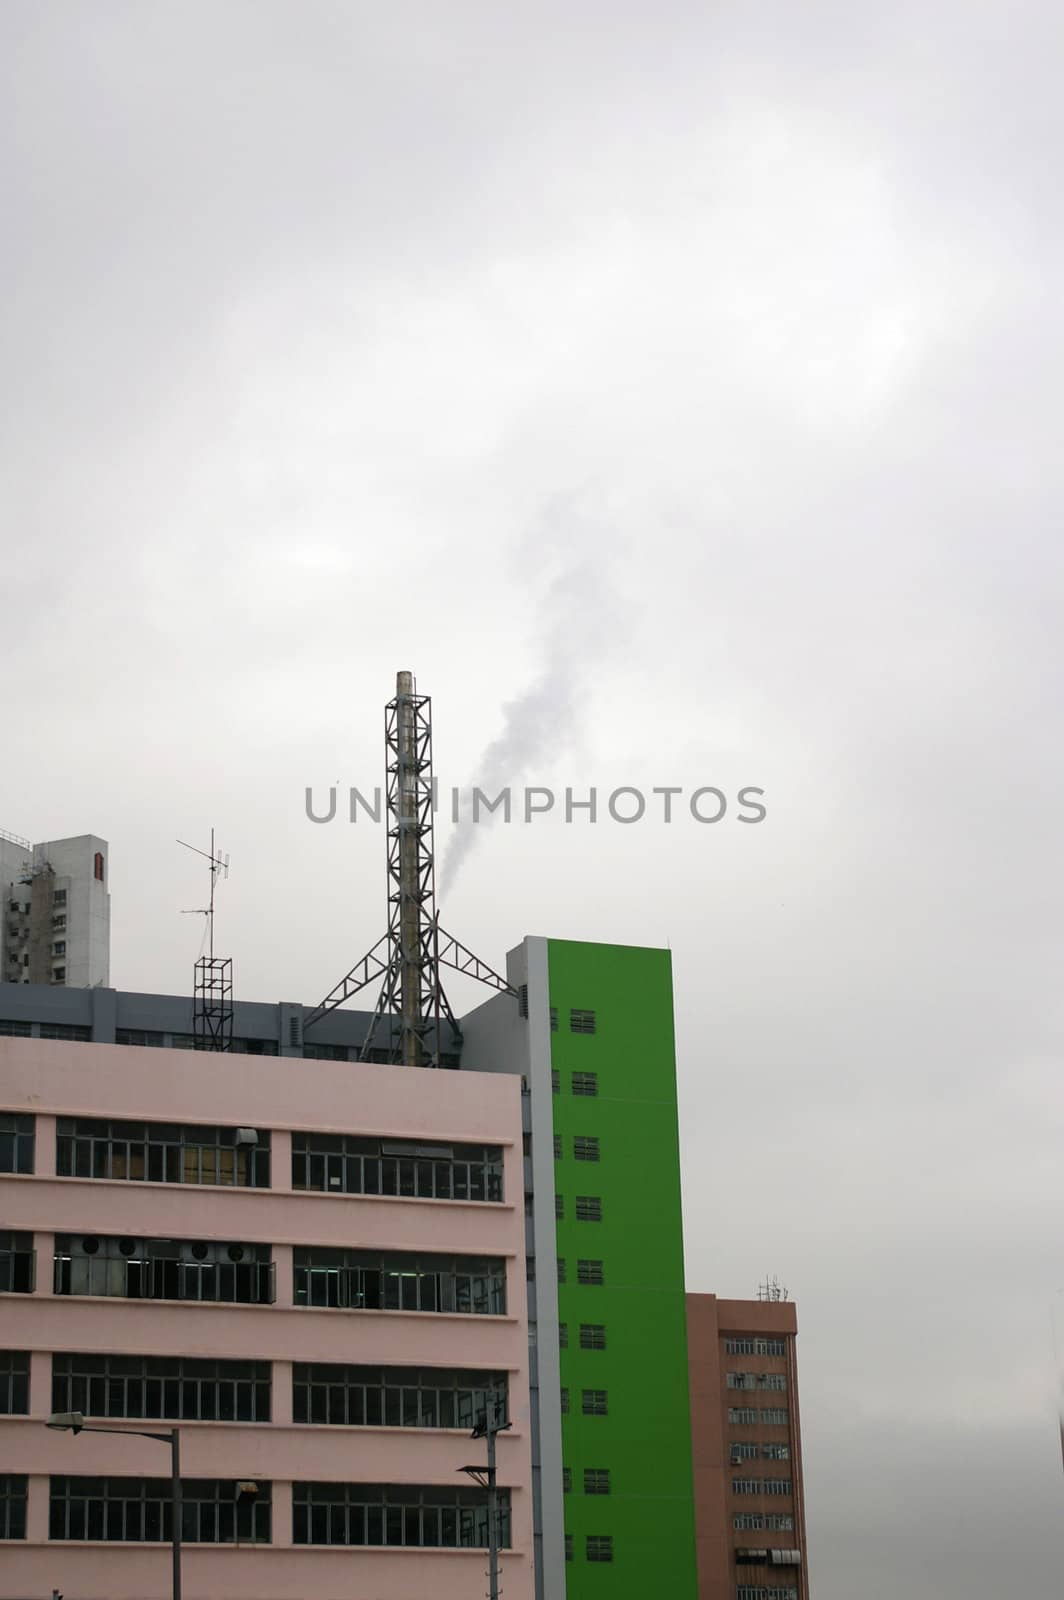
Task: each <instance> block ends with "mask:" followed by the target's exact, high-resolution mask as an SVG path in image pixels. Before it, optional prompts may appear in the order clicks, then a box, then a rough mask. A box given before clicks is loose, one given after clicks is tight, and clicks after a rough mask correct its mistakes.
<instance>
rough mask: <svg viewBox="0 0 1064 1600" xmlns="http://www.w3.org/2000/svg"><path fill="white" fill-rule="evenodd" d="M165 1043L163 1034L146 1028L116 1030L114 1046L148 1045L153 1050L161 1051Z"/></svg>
mask: <svg viewBox="0 0 1064 1600" xmlns="http://www.w3.org/2000/svg"><path fill="white" fill-rule="evenodd" d="M165 1043H166V1037H165V1035H164V1034H161V1033H156V1032H154V1031H152V1030H150V1029H147V1028H116V1029H115V1044H132V1045H140V1046H142V1047H143V1046H145V1045H150V1046H152V1048H153V1049H157V1050H161V1049H162V1047H163V1045H164V1044H165Z"/></svg>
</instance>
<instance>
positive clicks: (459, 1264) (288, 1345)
mask: <svg viewBox="0 0 1064 1600" xmlns="http://www.w3.org/2000/svg"><path fill="white" fill-rule="evenodd" d="M521 1127H522V1124H521V1084H520V1080H519V1078H517V1077H515V1076H512V1075H510V1074H503V1073H500V1074H493V1073H480V1072H448V1071H416V1070H414V1069H410V1068H401V1069H397V1068H395V1067H389V1066H376V1065H369V1064H360V1065H358V1066H352V1065H350V1064H347V1063H340V1062H333V1061H312V1060H298V1059H285V1058H279V1057H273V1058H270V1057H265V1056H250V1055H231V1056H225V1057H219V1056H217V1055H212V1054H201V1053H197V1052H193V1051H181V1052H180V1053H179V1052H176V1051H165V1052H164V1051H160V1050H157V1049H142V1048H137V1047H131V1046H123V1047H118V1046H113V1045H103V1044H91V1043H78V1044H68V1043H57V1042H52V1041H48V1040H43V1039H36V1038H0V1155H2V1157H3V1159H0V1167H2V1168H4V1169H6V1170H4V1171H3V1173H2V1175H0V1202H2V1203H0V1230H3V1231H0V1412H2V1413H3V1414H2V1415H0V1539H2V1540H3V1541H4V1542H3V1543H0V1600H27V1597H30V1596H38V1595H39V1596H50V1595H51V1593H52V1591H53V1589H56V1590H59V1591H61V1592H62V1593H63V1594H65V1595H66V1597H67V1600H156V1597H158V1600H164V1597H166V1596H168V1595H169V1593H170V1565H169V1553H168V1547H167V1544H166V1543H165V1540H166V1538H167V1537H168V1528H169V1524H168V1516H169V1509H168V1507H169V1478H168V1474H169V1455H168V1452H167V1450H166V1448H165V1447H164V1446H163V1445H162V1444H159V1443H156V1442H153V1441H152V1440H149V1439H143V1438H116V1437H105V1436H104V1435H102V1434H98V1433H83V1434H80V1435H78V1436H77V1437H75V1436H73V1435H72V1434H70V1433H57V1432H50V1431H48V1430H47V1429H46V1428H45V1426H44V1421H45V1418H46V1417H47V1416H48V1415H49V1413H51V1412H52V1411H83V1412H85V1414H86V1416H87V1417H88V1418H89V1420H90V1421H91V1422H92V1423H93V1424H97V1423H99V1424H100V1425H102V1426H104V1427H107V1428H114V1429H122V1428H123V1427H142V1428H147V1429H151V1428H153V1427H157V1428H159V1429H160V1430H162V1429H166V1428H169V1427H170V1426H172V1425H173V1424H174V1423H177V1424H179V1425H180V1428H181V1452H182V1478H183V1482H184V1497H185V1515H184V1519H183V1526H184V1538H185V1541H186V1542H185V1550H184V1595H185V1600H221V1597H225V1600H311V1597H314V1600H339V1597H341V1596H344V1597H348V1596H350V1597H355V1596H357V1597H358V1600H423V1597H425V1596H432V1597H433V1600H448V1597H451V1596H453V1597H454V1600H459V1597H461V1600H469V1597H474V1596H477V1595H479V1594H482V1593H484V1592H485V1589H486V1579H485V1577H484V1572H485V1568H486V1565H487V1562H486V1557H485V1553H484V1551H485V1546H486V1510H485V1495H484V1491H483V1490H482V1489H480V1488H478V1487H477V1486H476V1485H475V1484H474V1483H472V1482H471V1480H470V1479H469V1478H468V1477H466V1476H463V1475H462V1474H461V1471H460V1469H461V1468H462V1467H463V1466H465V1465H466V1464H471V1463H476V1462H481V1461H483V1460H484V1454H485V1452H484V1444H483V1442H482V1441H473V1440H471V1439H470V1437H469V1433H470V1427H471V1424H472V1423H473V1421H474V1420H475V1419H476V1417H477V1415H478V1414H479V1413H482V1412H483V1411H484V1409H485V1406H486V1405H489V1404H494V1403H495V1401H496V1399H498V1400H499V1403H500V1404H505V1406H506V1414H507V1415H508V1417H509V1418H510V1420H511V1422H512V1427H511V1429H510V1430H509V1431H508V1432H505V1433H503V1434H501V1435H500V1437H499V1441H498V1452H499V1454H498V1460H499V1471H498V1481H499V1485H500V1498H501V1506H502V1511H501V1515H500V1526H501V1531H502V1543H503V1545H504V1554H503V1558H502V1585H503V1589H504V1591H505V1594H506V1600H532V1596H533V1593H534V1575H533V1537H532V1504H531V1498H532V1497H531V1487H532V1486H531V1476H532V1474H531V1443H530V1425H529V1416H530V1412H529V1381H528V1359H529V1352H528V1322H527V1315H526V1293H525V1260H524V1257H525V1226H524V1204H523V1191H524V1181H523V1172H522V1132H521Z"/></svg>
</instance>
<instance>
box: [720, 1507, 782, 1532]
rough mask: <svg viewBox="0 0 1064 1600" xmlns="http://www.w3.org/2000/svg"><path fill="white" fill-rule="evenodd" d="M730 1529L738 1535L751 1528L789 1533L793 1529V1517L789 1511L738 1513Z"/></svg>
mask: <svg viewBox="0 0 1064 1600" xmlns="http://www.w3.org/2000/svg"><path fill="white" fill-rule="evenodd" d="M732 1527H733V1528H734V1529H735V1530H736V1532H739V1533H742V1532H745V1531H746V1530H748V1529H753V1528H758V1529H762V1528H765V1529H771V1530H772V1531H773V1532H774V1533H790V1532H792V1531H793V1529H794V1517H793V1516H792V1515H791V1513H790V1512H789V1511H739V1512H736V1514H735V1516H734V1517H733V1518H732Z"/></svg>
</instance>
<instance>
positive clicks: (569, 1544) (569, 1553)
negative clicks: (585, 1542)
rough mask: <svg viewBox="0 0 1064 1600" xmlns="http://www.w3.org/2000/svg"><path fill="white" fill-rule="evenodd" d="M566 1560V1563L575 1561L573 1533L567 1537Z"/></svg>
mask: <svg viewBox="0 0 1064 1600" xmlns="http://www.w3.org/2000/svg"><path fill="white" fill-rule="evenodd" d="M565 1559H566V1561H571V1560H572V1559H573V1536H572V1534H571V1533H567V1534H566V1535H565Z"/></svg>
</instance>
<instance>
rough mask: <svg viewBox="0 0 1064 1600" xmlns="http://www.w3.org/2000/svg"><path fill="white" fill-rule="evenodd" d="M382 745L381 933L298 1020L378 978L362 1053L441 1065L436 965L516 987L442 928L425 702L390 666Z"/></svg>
mask: <svg viewBox="0 0 1064 1600" xmlns="http://www.w3.org/2000/svg"><path fill="white" fill-rule="evenodd" d="M384 743H385V777H386V780H387V781H386V790H385V793H386V796H387V801H386V813H387V824H388V932H387V933H386V934H385V935H384V936H383V938H381V939H378V941H377V943H376V944H375V945H374V946H373V948H372V950H370V951H369V953H368V954H367V955H364V956H363V957H362V960H361V961H359V962H358V964H357V965H356V966H354V967H352V969H351V971H350V972H348V973H347V974H346V976H345V977H343V978H342V979H341V980H340V982H339V983H338V984H337V985H336V988H335V989H333V990H332V991H331V992H330V993H329V994H328V995H326V997H325V999H324V1000H323V1001H322V1002H321V1004H320V1005H319V1006H318V1007H317V1008H316V1009H315V1010H314V1011H312V1012H311V1013H310V1014H309V1015H308V1016H307V1017H305V1018H304V1021H303V1029H304V1032H305V1031H306V1030H307V1029H308V1028H310V1027H313V1025H314V1024H315V1023H316V1022H318V1021H320V1020H321V1018H322V1017H323V1016H325V1015H326V1014H327V1013H328V1012H330V1011H334V1010H335V1009H336V1008H337V1006H341V1005H343V1003H344V1001H345V1000H350V999H351V997H352V995H355V994H357V993H358V992H359V990H361V989H364V988H366V987H367V986H368V985H369V984H371V983H373V982H374V981H375V980H376V979H378V978H382V979H383V982H382V984H381V990H380V997H379V998H378V1001H377V1005H376V1008H375V1010H374V1012H373V1020H372V1022H371V1023H370V1026H369V1030H368V1032H367V1034H366V1038H365V1041H364V1043H363V1045H362V1050H361V1058H362V1060H363V1061H365V1060H368V1059H369V1058H370V1057H371V1055H372V1056H378V1055H383V1056H384V1057H385V1059H386V1060H388V1061H396V1062H401V1063H402V1064H403V1065H404V1066H408V1067H427V1066H439V1064H440V1053H441V1044H442V1037H443V1036H442V1032H441V1026H442V1023H443V1022H446V1023H447V1024H448V1025H449V1028H450V1030H451V1033H452V1035H453V1036H455V1037H456V1038H457V1037H460V1034H459V1028H458V1023H457V1022H456V1021H455V1016H454V1013H453V1011H452V1010H451V1007H450V1003H449V1002H448V999H447V996H446V994H445V993H444V990H443V985H442V983H441V981H440V967H441V965H443V966H449V967H453V968H454V969H455V971H457V972H464V973H467V974H468V975H469V976H470V977H474V978H477V979H479V981H480V982H481V983H486V984H488V985H489V987H491V988H493V989H499V990H501V991H502V992H503V993H504V994H516V990H514V989H513V988H512V987H511V985H510V984H508V983H507V982H506V979H505V978H501V977H500V976H499V974H498V973H497V972H493V971H492V969H491V967H489V966H487V965H486V964H485V963H484V962H483V961H480V960H479V959H478V958H477V957H476V956H475V955H473V953H472V951H470V950H467V949H466V948H465V946H464V945H462V944H459V942H458V940H457V939H455V938H453V937H452V936H451V935H450V934H446V933H444V932H443V931H442V930H441V928H440V922H439V915H438V913H437V910H436V866H435V855H434V849H433V813H434V811H435V802H436V793H435V784H434V782H433V776H432V701H431V699H430V698H429V696H428V695H419V694H418V693H417V689H416V686H415V683H414V676H413V673H410V672H400V673H397V674H396V680H395V699H394V700H390V701H389V702H388V705H387V706H386V707H385V715H384Z"/></svg>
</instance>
